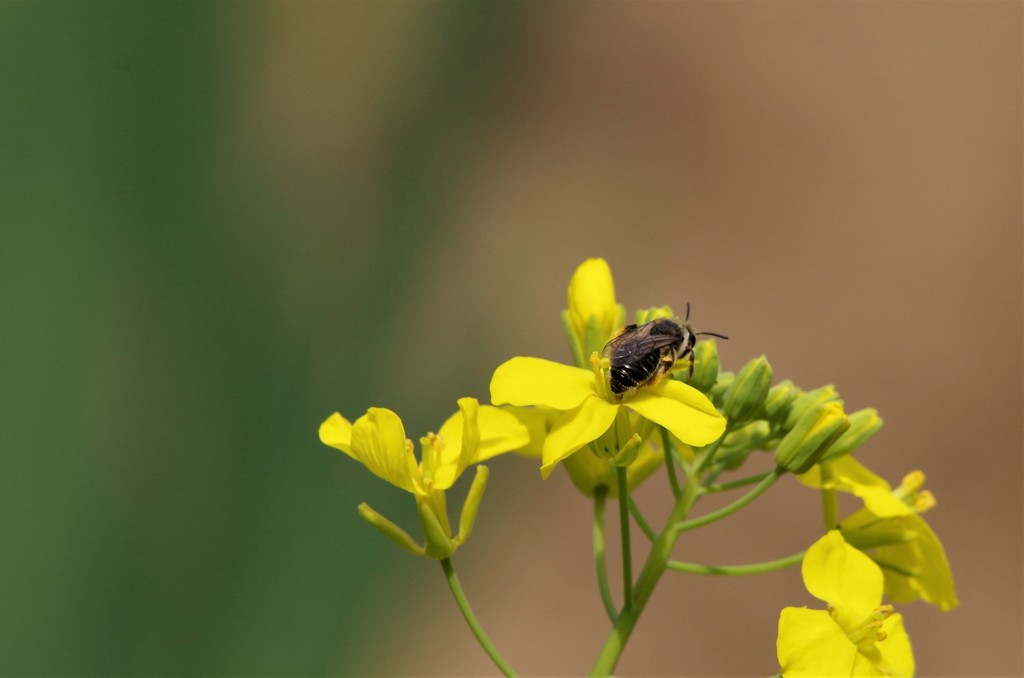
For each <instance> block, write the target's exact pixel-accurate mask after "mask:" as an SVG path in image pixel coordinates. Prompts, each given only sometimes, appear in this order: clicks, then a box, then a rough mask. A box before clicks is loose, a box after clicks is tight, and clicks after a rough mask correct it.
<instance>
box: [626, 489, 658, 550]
mask: <svg viewBox="0 0 1024 678" xmlns="http://www.w3.org/2000/svg"><path fill="white" fill-rule="evenodd" d="M629 512H630V513H632V514H633V520H635V521H636V524H637V525H639V526H640V529H641V530H643V533H644V534H645V535H646V536H647V538H648V539H650V540H651V541H654V540H655V539H657V538H658V533H657V532H655V531H654V528H653V527H651V524H650V523H649V522H647V519H646V518H644V514H642V513H640V507H639V506H637V505H636V502H635V501H633V496H632V495H630V497H629Z"/></svg>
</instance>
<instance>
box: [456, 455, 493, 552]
mask: <svg viewBox="0 0 1024 678" xmlns="http://www.w3.org/2000/svg"><path fill="white" fill-rule="evenodd" d="M489 477H490V470H489V469H488V468H487V467H486V466H483V465H478V466H477V467H476V475H475V476H473V484H472V485H470V487H469V494H467V495H466V501H464V502H462V513H460V514H459V534H458V535H457V536H456V537H455V543H456V544H457V545H461V544H465V543H466V540H467V539H469V534H470V532H472V531H473V525H474V524H475V523H476V514H477V512H478V511H479V510H480V502H481V501H483V498H484V490H485V489H486V488H487V479H488V478H489Z"/></svg>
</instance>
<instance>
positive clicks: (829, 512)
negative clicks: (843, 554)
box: [818, 464, 839, 531]
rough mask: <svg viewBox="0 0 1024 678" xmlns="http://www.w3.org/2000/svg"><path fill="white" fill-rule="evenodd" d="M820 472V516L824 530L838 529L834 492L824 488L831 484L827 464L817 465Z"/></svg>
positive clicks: (830, 471) (830, 472)
mask: <svg viewBox="0 0 1024 678" xmlns="http://www.w3.org/2000/svg"><path fill="white" fill-rule="evenodd" d="M818 470H819V471H820V472H821V515H822V518H824V520H825V530H826V531H828V530H834V529H836V528H837V527H839V500H838V499H837V498H836V491H835V490H833V489H832V488H831V487H828V489H826V486H830V485H831V484H832V469H831V468H830V467H829V465H828V464H818Z"/></svg>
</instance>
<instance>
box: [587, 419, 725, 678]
mask: <svg viewBox="0 0 1024 678" xmlns="http://www.w3.org/2000/svg"><path fill="white" fill-rule="evenodd" d="M726 433H728V427H727V428H726ZM723 440H725V433H723V434H722V436H721V437H719V438H718V440H716V441H715V442H713V443H711V444H710V445H708V446H707V447H705V448H704V449H702V450H700V451H699V452H697V458H696V459H695V460H694V462H695V463H694V464H693V465H692V467H691V468H690V469H689V472H688V473H687V476H686V484H685V485H684V487H683V494H682V496H681V497H680V498H679V500H678V501H676V503H675V504H674V505H673V507H672V512H671V513H669V516H668V518H667V519H666V521H665V527H664V528H663V529H662V531H661V533H660V534H659V535H658V538H657V539H656V540H655V541H654V543H653V544H651V551H650V553H649V554H648V555H647V561H646V562H645V563H644V567H643V569H642V570H641V571H640V576H638V577H637V580H636V586H635V587H634V588H633V604H632V606H630V607H628V608H624V609H623V610H622V613H621V614H619V618H618V619H617V620H616V622H615V626H614V627H612V630H611V633H609V634H608V638H607V639H606V640H605V642H604V646H602V647H601V652H600V654H598V656H597V661H595V662H594V666H593V668H591V669H590V675H591V676H596V677H598V678H600V677H602V676H608V675H611V672H612V671H614V670H615V665H616V664H618V663H619V657H621V656H622V651H623V650H624V649H625V648H626V643H627V642H628V641H629V636H630V634H632V633H633V629H634V628H635V627H636V622H637V620H638V619H639V618H640V614H641V613H642V612H643V611H644V607H645V606H646V605H647V601H648V600H650V597H651V594H652V593H654V588H655V586H657V584H658V580H659V579H661V575H662V574H664V572H665V568H666V567H667V566H668V561H669V559H670V558H671V556H672V549H673V548H675V545H676V541H677V540H678V539H679V530H678V529H676V526H677V524H678V523H680V522H681V521H683V520H684V519H685V518H686V516H687V515H688V514H689V512H690V509H692V508H693V505H694V503H695V502H696V501H697V499H698V498H699V497H700V495H701V489H700V474H701V472H702V471H703V469H704V468H706V467H707V464H708V463H709V462H710V461H711V459H712V458H713V457H714V455H715V451H716V450H718V448H719V446H720V445H721V444H722V441H723Z"/></svg>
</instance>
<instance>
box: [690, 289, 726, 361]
mask: <svg viewBox="0 0 1024 678" xmlns="http://www.w3.org/2000/svg"><path fill="white" fill-rule="evenodd" d="M689 322H690V302H686V319H685V320H683V326H682V328H681V329H682V331H683V332H684V333H685V336H684V337H683V349H682V351H681V352H680V353H679V357H681V358H682V357H685V356H688V355H693V346H694V344H696V343H697V337H699V336H709V337H718V338H719V339H728V338H729V337H727V336H725V335H724V334H718V333H717V332H695V331H694V330H693V326H691V325H690V324H689Z"/></svg>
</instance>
